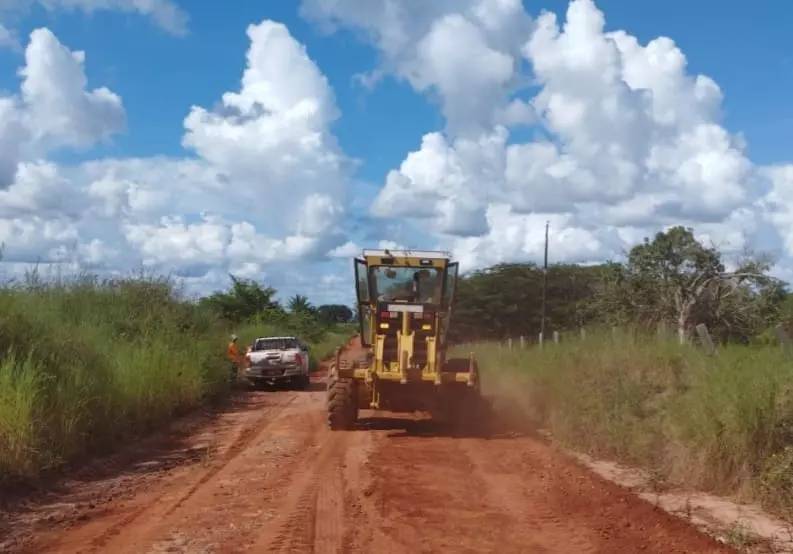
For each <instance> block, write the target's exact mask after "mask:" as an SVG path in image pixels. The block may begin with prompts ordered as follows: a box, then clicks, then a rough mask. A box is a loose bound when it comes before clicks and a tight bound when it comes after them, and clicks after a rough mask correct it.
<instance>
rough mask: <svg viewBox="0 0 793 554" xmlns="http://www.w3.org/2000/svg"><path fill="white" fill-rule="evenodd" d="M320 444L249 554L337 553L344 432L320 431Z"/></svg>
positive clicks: (346, 441)
mask: <svg viewBox="0 0 793 554" xmlns="http://www.w3.org/2000/svg"><path fill="white" fill-rule="evenodd" d="M323 431H324V432H323V435H324V436H323V441H322V443H321V444H320V446H319V447H318V448H317V451H316V452H315V453H314V455H313V456H311V459H309V460H304V463H306V464H307V466H306V467H305V468H304V469H302V470H301V471H300V472H299V473H298V474H297V475H295V477H294V479H293V480H292V481H291V483H290V486H289V489H288V492H287V494H286V497H285V499H284V501H283V502H282V503H281V504H280V505H279V506H278V507H277V508H276V510H277V511H278V512H279V513H280V514H281V515H279V516H278V517H276V518H275V519H274V520H273V521H272V522H271V523H270V525H268V528H267V529H265V530H263V532H262V533H261V534H260V536H258V537H257V538H256V540H255V541H254V542H253V543H252V544H251V545H250V547H249V548H250V550H251V551H252V552H272V553H273V554H302V553H314V552H328V553H330V552H333V553H335V552H341V547H342V533H343V531H342V530H343V526H344V508H345V506H344V504H343V503H342V501H343V499H344V484H343V483H342V481H341V479H342V477H341V475H342V464H341V460H342V458H343V455H344V452H345V450H346V448H347V447H348V445H349V443H350V435H349V434H348V433H331V432H329V431H327V430H323Z"/></svg>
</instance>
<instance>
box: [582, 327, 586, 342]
mask: <svg viewBox="0 0 793 554" xmlns="http://www.w3.org/2000/svg"><path fill="white" fill-rule="evenodd" d="M584 339H586V329H584V328H583V327H581V340H584Z"/></svg>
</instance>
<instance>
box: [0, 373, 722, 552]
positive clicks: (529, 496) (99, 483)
mask: <svg viewBox="0 0 793 554" xmlns="http://www.w3.org/2000/svg"><path fill="white" fill-rule="evenodd" d="M322 381H323V380H322V379H321V378H320V379H319V380H318V382H315V384H314V387H313V388H312V390H309V391H272V392H267V391H261V392H246V393H243V394H241V395H240V397H239V398H238V399H237V400H236V401H235V405H234V408H233V409H231V410H228V411H226V412H225V413H222V414H219V415H218V416H217V417H214V418H203V419H204V420H203V421H198V420H196V418H194V421H192V423H191V425H193V426H194V427H196V429H190V428H187V429H182V431H181V433H177V432H173V433H171V434H169V435H168V436H167V437H159V438H153V439H151V440H149V441H146V442H144V443H142V444H140V445H136V447H135V450H131V451H129V452H125V453H122V454H121V455H120V456H117V458H116V464H117V465H118V467H113V464H112V463H110V462H103V464H102V465H101V466H96V467H94V468H91V469H89V470H86V471H84V472H83V475H82V476H80V475H78V476H76V477H73V478H72V479H70V480H69V481H67V482H66V483H64V484H63V487H61V489H59V490H58V491H54V492H51V493H48V494H46V495H44V496H43V497H41V498H38V499H35V500H30V501H28V503H27V504H25V505H17V506H15V507H13V509H10V510H9V511H7V512H6V513H4V514H1V515H0V551H1V552H20V553H21V552H25V553H40V554H53V553H75V554H76V553H104V552H108V553H112V554H148V553H151V554H154V553H190V554H209V553H242V552H250V553H256V554H259V553H267V552H272V553H284V554H285V553H294V554H300V553H344V554H397V553H408V552H409V553H446V552H448V553H491V552H498V553H516V554H517V553H519V554H531V553H536V554H547V553H559V554H585V553H592V554H595V553H598V554H617V553H633V552H637V553H639V552H641V553H658V554H662V553H663V554H675V553H680V554H683V553H685V554H693V553H708V554H710V553H713V554H716V553H726V552H734V551H733V550H731V549H729V548H728V547H726V546H724V545H721V544H719V543H717V542H716V541H714V540H712V539H710V538H709V537H706V536H703V535H700V534H699V533H698V532H697V531H695V530H694V529H692V528H691V527H689V526H688V525H686V524H685V523H684V522H682V521H680V520H678V519H675V518H673V517H671V516H668V515H667V514H665V513H664V512H661V511H660V510H657V509H655V508H654V507H653V506H652V505H651V504H649V503H647V502H644V501H642V500H640V499H638V498H637V497H635V496H633V495H632V494H630V493H628V492H627V491H624V490H622V489H620V488H619V487H617V486H616V485H613V484H611V483H608V482H606V481H604V480H602V479H600V478H598V477H596V476H595V475H593V474H592V473H590V472H588V471H587V470H586V469H584V468H583V467H581V466H579V465H578V464H577V463H575V462H574V461H572V460H571V459H570V458H568V457H567V456H565V455H564V454H561V453H559V452H558V451H556V450H554V449H553V448H552V447H550V446H548V445H547V444H546V443H545V442H543V441H542V440H539V439H537V438H534V437H532V436H526V435H521V434H519V433H511V434H508V435H506V436H503V437H491V438H489V439H485V438H453V437H448V436H443V435H440V434H438V433H437V431H438V429H437V428H436V427H435V426H433V425H432V424H430V423H429V422H426V421H421V420H418V419H415V418H407V417H405V418H400V419H396V420H385V419H381V418H372V419H369V420H366V418H367V416H368V415H370V414H367V413H366V412H363V413H362V414H361V416H362V422H361V423H362V424H361V426H360V427H361V428H360V429H359V430H355V431H349V432H331V431H329V430H328V429H327V425H326V419H325V411H324V407H325V391H324V385H323V383H322ZM199 419H200V418H199ZM209 419H211V420H209ZM188 427H189V426H188ZM180 435H181V436H180Z"/></svg>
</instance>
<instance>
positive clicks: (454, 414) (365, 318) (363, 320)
mask: <svg viewBox="0 0 793 554" xmlns="http://www.w3.org/2000/svg"><path fill="white" fill-rule="evenodd" d="M457 268H458V264H457V262H452V261H451V255H450V254H449V253H447V252H438V251H424V250H413V251H410V250H387V249H382V250H364V251H363V255H362V256H361V257H360V258H356V259H355V281H356V294H357V302H358V314H359V321H360V335H361V344H362V346H363V347H364V348H365V350H364V353H363V354H360V353H359V354H358V355H357V356H356V357H355V358H354V359H350V358H349V357H347V356H345V355H337V357H336V361H335V362H334V363H333V364H331V368H330V373H329V376H328V406H327V408H328V425H329V427H330V428H331V429H333V430H340V429H350V428H352V427H353V426H354V424H355V422H356V420H357V418H358V410H359V409H373V410H384V411H390V412H396V413H400V412H401V413H405V412H416V411H423V412H429V413H430V414H432V415H433V417H436V418H441V419H444V420H450V419H451V420H454V421H456V422H458V423H463V422H466V424H467V422H468V420H469V419H470V418H477V417H479V413H480V410H479V408H480V405H481V402H482V400H481V395H480V382H479V371H478V367H477V364H476V360H475V359H474V357H473V354H471V355H470V357H468V358H447V343H446V337H447V334H448V331H449V325H450V323H451V315H452V307H453V304H454V296H455V289H456V284H457Z"/></svg>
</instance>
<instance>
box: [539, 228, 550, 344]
mask: <svg viewBox="0 0 793 554" xmlns="http://www.w3.org/2000/svg"><path fill="white" fill-rule="evenodd" d="M550 224H551V222H550V221H546V222H545V261H544V262H543V265H542V315H541V319H540V334H541V336H542V340H543V342H544V341H545V338H546V337H545V304H546V302H547V300H548V226H549V225H550Z"/></svg>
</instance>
